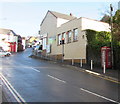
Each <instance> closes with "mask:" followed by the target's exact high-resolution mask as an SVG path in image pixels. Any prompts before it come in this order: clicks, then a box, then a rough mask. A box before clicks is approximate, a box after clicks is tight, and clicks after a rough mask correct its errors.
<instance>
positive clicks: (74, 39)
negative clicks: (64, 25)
mask: <svg viewBox="0 0 120 104" xmlns="http://www.w3.org/2000/svg"><path fill="white" fill-rule="evenodd" d="M77 40H78V29H77V28H76V29H74V30H73V41H77Z"/></svg>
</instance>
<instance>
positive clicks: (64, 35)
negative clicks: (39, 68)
mask: <svg viewBox="0 0 120 104" xmlns="http://www.w3.org/2000/svg"><path fill="white" fill-rule="evenodd" d="M62 38H64V43H66V33H65V32H64V33H62Z"/></svg>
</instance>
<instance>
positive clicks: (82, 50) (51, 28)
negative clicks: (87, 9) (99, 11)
mask: <svg viewBox="0 0 120 104" xmlns="http://www.w3.org/2000/svg"><path fill="white" fill-rule="evenodd" d="M87 29H91V30H95V31H107V32H108V31H110V30H109V24H107V23H104V22H100V21H97V20H93V19H89V18H85V17H80V18H77V17H74V16H72V14H71V13H70V15H66V14H62V13H57V12H53V11H48V12H47V14H46V16H45V18H44V19H43V21H42V23H41V25H40V38H41V40H42V44H43V55H47V56H50V57H53V58H55V59H63V60H66V61H74V62H80V60H82V62H83V63H86V59H87V56H86V45H87V38H86V30H87ZM62 40H64V44H61V42H62Z"/></svg>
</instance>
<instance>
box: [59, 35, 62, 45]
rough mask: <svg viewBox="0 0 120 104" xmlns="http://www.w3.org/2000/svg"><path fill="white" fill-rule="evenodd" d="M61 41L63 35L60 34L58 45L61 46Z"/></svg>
mask: <svg viewBox="0 0 120 104" xmlns="http://www.w3.org/2000/svg"><path fill="white" fill-rule="evenodd" d="M61 40H62V34H58V45H60V41H61Z"/></svg>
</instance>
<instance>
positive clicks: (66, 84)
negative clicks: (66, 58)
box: [0, 48, 118, 102]
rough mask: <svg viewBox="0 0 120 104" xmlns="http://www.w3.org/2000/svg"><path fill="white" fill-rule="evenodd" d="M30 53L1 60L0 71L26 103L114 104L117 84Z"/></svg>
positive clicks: (26, 52) (17, 54) (29, 50)
mask: <svg viewBox="0 0 120 104" xmlns="http://www.w3.org/2000/svg"><path fill="white" fill-rule="evenodd" d="M30 54H31V49H30V48H29V49H26V50H25V51H24V52H19V53H16V54H13V55H12V56H10V57H4V58H0V61H1V63H2V65H1V69H2V70H1V71H2V74H3V75H4V76H5V78H6V79H7V80H8V81H9V83H10V84H11V85H12V86H13V87H14V89H15V90H16V91H17V92H18V93H19V95H20V96H21V97H22V98H23V99H24V100H25V101H26V102H114V101H118V84H117V83H114V82H111V81H108V80H104V79H101V78H99V77H95V76H92V75H90V74H88V73H85V72H80V71H77V70H75V68H73V67H68V66H62V65H60V64H56V63H52V62H49V61H44V60H38V59H33V58H29V57H28V56H29V55H30Z"/></svg>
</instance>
